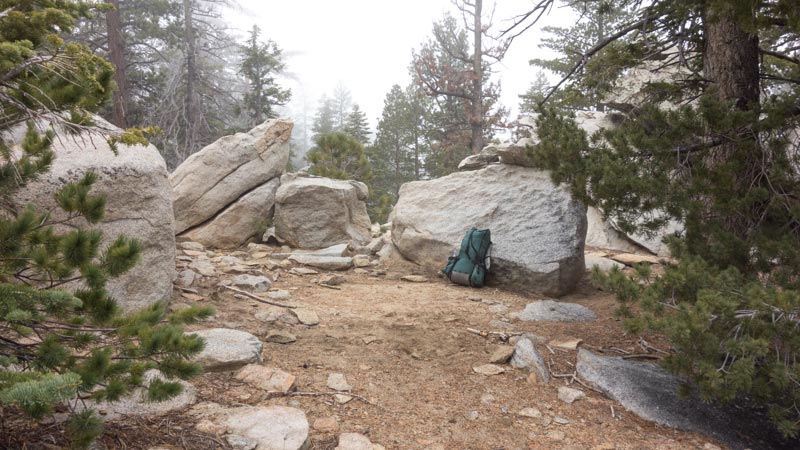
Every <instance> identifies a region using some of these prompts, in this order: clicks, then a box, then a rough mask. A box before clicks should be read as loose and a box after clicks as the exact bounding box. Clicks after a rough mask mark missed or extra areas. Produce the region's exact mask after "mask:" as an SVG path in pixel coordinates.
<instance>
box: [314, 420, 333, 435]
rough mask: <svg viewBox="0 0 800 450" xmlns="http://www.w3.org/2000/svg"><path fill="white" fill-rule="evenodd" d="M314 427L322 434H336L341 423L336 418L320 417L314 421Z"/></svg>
mask: <svg viewBox="0 0 800 450" xmlns="http://www.w3.org/2000/svg"><path fill="white" fill-rule="evenodd" d="M312 426H313V428H314V429H315V430H317V431H319V432H320V433H335V432H337V431H339V422H338V421H337V420H336V417H320V418H319V419H317V420H315V421H314V425H312Z"/></svg>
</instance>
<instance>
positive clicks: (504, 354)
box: [489, 345, 514, 364]
mask: <svg viewBox="0 0 800 450" xmlns="http://www.w3.org/2000/svg"><path fill="white" fill-rule="evenodd" d="M512 355H514V347H512V346H510V345H498V346H497V347H496V348H495V349H494V351H493V352H492V355H491V356H490V357H489V362H490V363H492V364H505V363H507V362H508V360H509V359H511V356H512Z"/></svg>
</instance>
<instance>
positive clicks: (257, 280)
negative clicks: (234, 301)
mask: <svg viewBox="0 0 800 450" xmlns="http://www.w3.org/2000/svg"><path fill="white" fill-rule="evenodd" d="M231 281H232V282H233V285H234V286H236V287H238V288H242V289H246V290H248V291H252V292H266V291H268V290H269V288H271V287H272V281H270V279H269V278H267V277H265V276H263V275H257V276H256V275H236V276H235V277H233V278H232V279H231Z"/></svg>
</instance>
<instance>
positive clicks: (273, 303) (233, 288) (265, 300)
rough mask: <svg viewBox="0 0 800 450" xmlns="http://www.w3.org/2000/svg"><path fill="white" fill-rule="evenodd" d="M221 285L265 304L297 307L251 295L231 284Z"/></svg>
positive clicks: (290, 307)
mask: <svg viewBox="0 0 800 450" xmlns="http://www.w3.org/2000/svg"><path fill="white" fill-rule="evenodd" d="M222 287H224V288H225V289H228V290H229V291H233V292H236V293H237V294H240V295H242V296H244V297H247V298H249V299H250V300H255V301H257V302H261V303H266V304H267V305H273V306H280V307H281V308H289V309H295V308H297V306H294V305H286V304H283V303H280V302H273V301H271V300H267V299H265V298H261V297H259V296H257V295H253V294H251V293H249V292H247V291H243V290H241V289H237V288H235V287H231V286H222Z"/></svg>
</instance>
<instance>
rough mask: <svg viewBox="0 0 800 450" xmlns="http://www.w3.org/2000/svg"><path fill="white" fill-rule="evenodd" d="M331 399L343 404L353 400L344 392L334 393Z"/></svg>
mask: <svg viewBox="0 0 800 450" xmlns="http://www.w3.org/2000/svg"><path fill="white" fill-rule="evenodd" d="M333 399H334V400H336V403H338V404H340V405H344V404H346V403H350V401H351V400H353V397H351V396H349V395H344V394H335V395H334V396H333Z"/></svg>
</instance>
